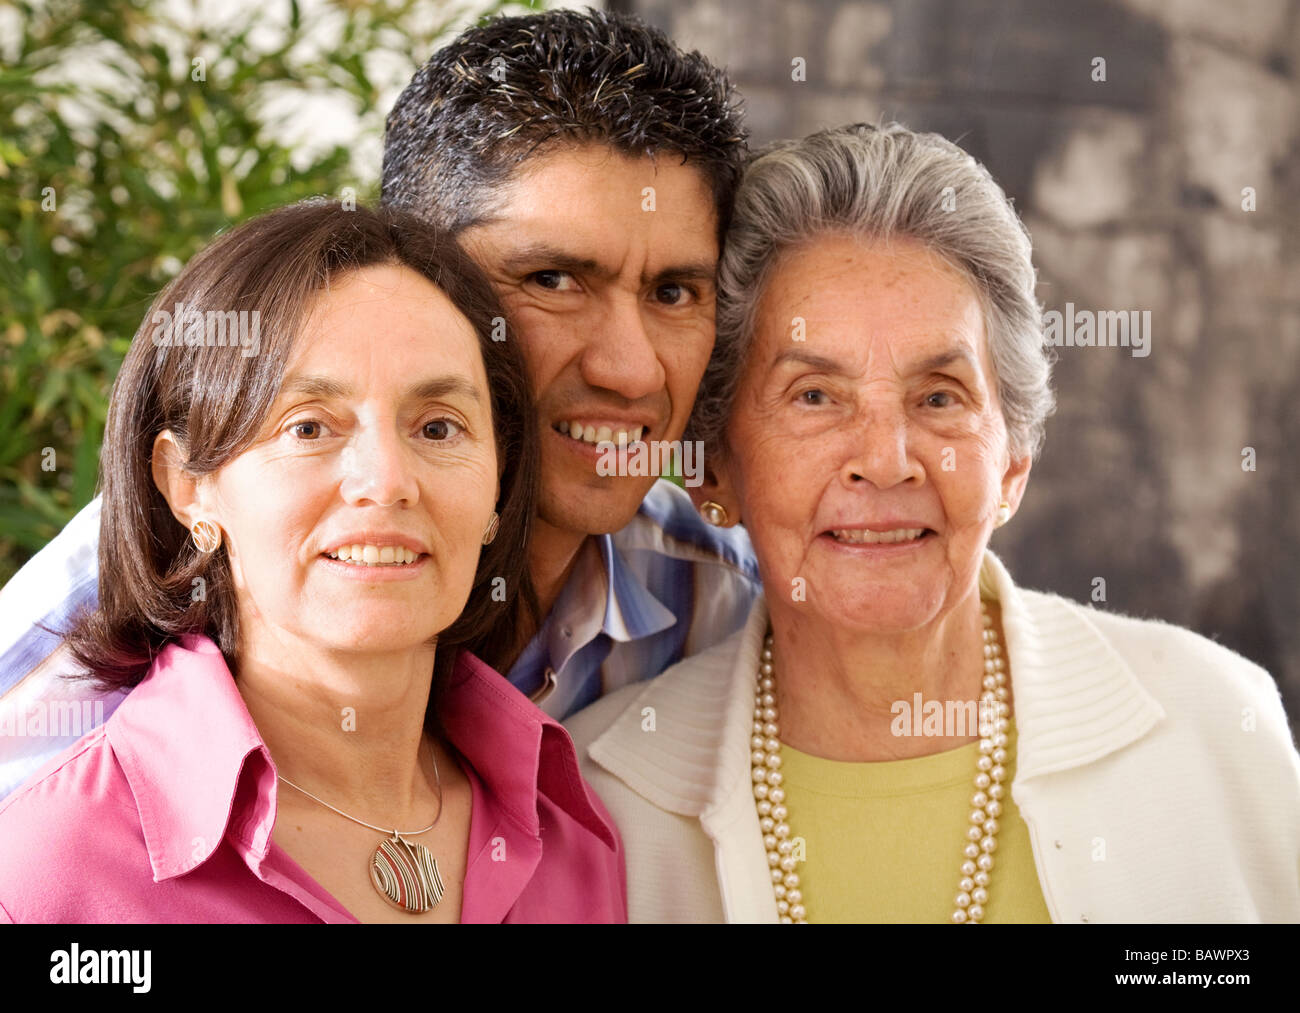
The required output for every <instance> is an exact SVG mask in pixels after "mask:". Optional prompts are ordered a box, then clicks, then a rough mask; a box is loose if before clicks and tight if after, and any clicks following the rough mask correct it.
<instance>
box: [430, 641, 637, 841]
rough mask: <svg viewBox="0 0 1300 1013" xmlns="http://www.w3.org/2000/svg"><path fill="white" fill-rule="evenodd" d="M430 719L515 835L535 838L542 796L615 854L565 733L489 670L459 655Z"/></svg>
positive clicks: (463, 653)
mask: <svg viewBox="0 0 1300 1013" xmlns="http://www.w3.org/2000/svg"><path fill="white" fill-rule="evenodd" d="M438 714H439V717H440V718H441V720H442V724H443V727H444V728H445V729H446V730H447V737H448V738H449V739H450V740H451V743H452V745H454V746H455V747H456V749H457V750H459V751H460V753H461V755H463V756H464V757H465V759H467V760H468V761H469V762H470V763H471V764H472V765H473V767H474V769H475V771H476V772H477V773H478V775H479V777H481V778H482V780H483V783H484V784H485V785H486V787H487V788H488V790H489V791H490V792H491V793H492V796H493V799H494V800H495V802H496V803H497V805H499V806H500V808H501V810H502V811H503V812H504V813H505V814H506V815H507V816H508V817H509V818H510V820H511V821H512V822H513V823H515V824H516V825H517V826H518V827H519V828H520V829H521V830H523V831H525V832H526V833H527V834H529V835H530V836H532V837H538V836H539V834H540V826H539V820H538V815H537V803H538V798H539V796H541V795H545V796H546V797H547V798H548V799H549V800H550V801H551V802H553V803H554V804H555V805H557V806H558V807H559V808H561V809H562V810H564V811H565V812H566V813H567V814H568V815H569V816H571V817H572V818H573V819H574V820H576V821H577V822H578V823H580V824H582V826H584V827H586V828H587V829H588V830H590V831H591V832H592V833H593V834H595V835H596V837H598V838H599V839H600V840H601V841H603V842H604V843H605V844H607V845H608V846H609V847H610V848H612V849H617V848H618V840H617V838H616V837H615V835H614V831H613V829H612V828H611V827H610V826H609V824H608V823H607V822H606V821H605V819H604V818H603V817H602V816H601V815H600V814H599V813H598V812H597V811H596V808H595V806H594V805H593V804H592V798H591V795H590V789H589V788H588V787H587V785H586V782H585V781H583V779H582V775H581V773H580V772H579V769H578V755H577V753H576V752H575V751H574V748H573V740H572V739H570V738H569V733H568V732H566V731H565V730H564V729H563V728H562V727H561V726H560V724H559V723H558V722H557V721H555V720H554V719H553V718H551V717H549V716H548V715H547V714H545V713H544V712H543V711H541V710H540V709H539V708H538V707H537V706H536V705H535V704H534V703H533V702H532V701H530V700H529V699H528V698H527V697H526V696H524V694H523V693H521V692H520V691H519V690H517V689H515V687H513V686H512V685H510V683H509V682H507V681H506V679H505V678H504V677H502V676H501V674H500V673H498V672H497V671H496V670H495V669H494V668H491V667H490V666H488V665H487V664H486V663H484V662H483V661H480V660H479V659H478V658H477V657H475V656H474V655H473V654H471V653H469V652H468V651H461V653H460V657H459V659H458V661H457V663H456V668H455V671H454V672H453V674H452V677H451V680H450V681H449V683H448V685H447V689H446V692H445V693H444V695H443V699H442V700H441V701H440V702H439V709H438Z"/></svg>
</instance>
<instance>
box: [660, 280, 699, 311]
mask: <svg viewBox="0 0 1300 1013" xmlns="http://www.w3.org/2000/svg"><path fill="white" fill-rule="evenodd" d="M694 294H695V293H693V292H692V291H691V290H690V289H689V288H687V287H686V286H685V285H679V284H677V282H675V281H670V282H668V283H666V284H664V285H660V286H659V287H658V288H656V289H655V298H656V299H658V300H659V301H660V302H661V303H663V304H664V305H666V306H680V305H682V304H683V303H685V302H687V300H688V299H689V298H690V297H691V296H692V295H694Z"/></svg>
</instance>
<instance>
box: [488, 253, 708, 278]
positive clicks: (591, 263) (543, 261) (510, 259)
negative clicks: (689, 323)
mask: <svg viewBox="0 0 1300 1013" xmlns="http://www.w3.org/2000/svg"><path fill="white" fill-rule="evenodd" d="M501 266H502V267H503V268H504V269H505V271H506V272H507V273H508V274H519V273H523V272H528V273H531V272H533V271H567V272H569V273H570V274H587V275H595V276H597V277H604V278H608V277H612V276H613V275H614V274H615V273H616V272H615V271H614V269H613V268H611V267H608V266H605V265H602V264H601V263H600V262H599V261H597V260H594V259H593V258H591V257H581V256H579V255H577V254H576V253H570V252H569V251H567V250H565V249H564V248H562V247H559V246H556V245H554V244H553V243H529V244H528V245H527V246H521V247H519V248H518V249H517V250H514V251H512V252H510V253H508V254H506V256H505V257H503V258H502V260H501ZM716 276H717V265H716V264H715V263H714V262H713V261H711V260H692V261H687V262H685V263H681V264H673V265H672V266H670V267H665V268H661V269H660V270H658V271H656V272H655V274H654V277H653V278H648V279H645V280H647V281H648V282H650V283H651V284H657V285H662V284H664V283H665V282H669V281H692V282H697V283H699V284H704V283H709V284H712V282H713V280H714V278H715V277H716Z"/></svg>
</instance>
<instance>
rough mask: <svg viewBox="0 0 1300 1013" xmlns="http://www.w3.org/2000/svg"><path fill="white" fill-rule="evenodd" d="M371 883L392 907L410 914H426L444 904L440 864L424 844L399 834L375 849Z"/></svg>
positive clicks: (371, 862) (371, 864) (372, 859)
mask: <svg viewBox="0 0 1300 1013" xmlns="http://www.w3.org/2000/svg"><path fill="white" fill-rule="evenodd" d="M370 882H372V883H373V884H374V885H375V889H376V890H378V891H379V892H380V893H382V894H383V895H384V897H386V898H387V899H388V902H389V903H390V904H392V905H393V906H394V907H398V908H401V909H402V910H403V911H406V912H408V913H409V914H413V915H418V914H424V912H426V911H428V910H430V909H432V908H433V907H434V906H435V905H436V904H437V903H438V901H440V900H442V890H443V887H442V877H441V876H439V875H438V860H437V859H436V858H434V857H433V854H432V853H431V852H430V851H429V849H428V848H426V847H425V846H424V845H423V844H419V843H417V842H416V841H405V840H403V839H402V838H401V837H399V836H398V835H397V834H393V836H392V838H391V839H390V840H387V841H384V842H383V843H382V844H380V845H379V847H378V848H376V849H375V854H374V857H372V858H371V859H370Z"/></svg>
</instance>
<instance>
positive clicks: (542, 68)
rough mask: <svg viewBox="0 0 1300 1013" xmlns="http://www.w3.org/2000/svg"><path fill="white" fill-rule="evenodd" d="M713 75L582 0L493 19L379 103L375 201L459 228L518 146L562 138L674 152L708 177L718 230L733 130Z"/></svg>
mask: <svg viewBox="0 0 1300 1013" xmlns="http://www.w3.org/2000/svg"><path fill="white" fill-rule="evenodd" d="M741 115H742V114H741V111H740V105H739V101H738V100H737V98H736V95H735V91H734V89H733V88H732V86H731V85H730V83H729V82H728V81H727V78H726V76H725V74H724V73H723V72H722V71H721V70H720V69H718V68H717V67H714V66H713V65H712V64H710V63H709V61H708V60H706V59H705V58H704V57H703V56H701V55H700V54H699V53H697V52H691V53H684V52H682V51H681V50H680V49H678V48H677V47H676V46H675V45H673V43H672V42H671V41H670V40H669V39H668V37H667V36H666V35H664V33H663V32H661V31H659V30H658V29H655V28H651V27H649V26H648V25H646V24H645V23H644V22H643V21H641V20H640V19H638V18H635V17H632V16H630V15H624V14H614V13H608V12H605V11H596V10H591V9H588V10H586V11H574V10H556V11H548V12H545V13H540V14H527V15H523V16H521V17H502V18H495V19H492V20H490V21H487V22H485V23H483V24H480V25H477V26H475V27H473V28H470V29H468V30H466V31H465V32H463V33H462V34H461V35H460V36H458V37H457V38H456V39H455V40H453V41H452V42H451V43H450V44H449V45H447V46H446V47H444V48H443V49H441V50H439V51H438V52H437V53H435V54H434V55H433V58H432V59H430V60H429V62H428V63H427V64H425V65H424V66H423V67H422V68H421V69H420V70H419V71H418V72H417V73H416V75H415V77H414V78H413V79H412V80H411V83H410V84H409V85H407V87H406V90H405V91H403V92H402V94H401V96H400V97H399V98H398V100H397V103H396V105H394V107H393V109H392V112H390V113H389V116H388V122H387V135H386V137H385V141H384V169H383V183H382V186H383V194H382V198H381V199H382V202H383V203H384V204H385V205H387V206H391V207H402V208H407V209H409V210H412V211H415V212H416V213H418V214H420V215H423V216H425V217H428V218H431V219H433V220H434V221H436V222H438V224H440V225H442V226H444V227H446V228H448V229H450V230H452V232H453V233H459V232H460V231H462V230H463V229H466V228H468V227H470V226H472V225H475V224H478V223H479V222H482V221H484V220H486V219H487V218H488V217H489V216H490V215H491V212H492V206H493V195H494V193H495V192H496V190H497V189H498V188H499V187H500V186H501V185H502V184H503V183H505V182H506V181H508V180H509V179H510V178H511V176H512V175H513V173H514V172H515V170H516V169H517V168H518V167H519V165H520V164H521V163H522V162H524V161H525V160H526V159H528V158H529V157H531V156H533V155H535V154H538V153H541V152H543V151H548V150H551V149H553V148H554V147H556V146H557V145H562V144H566V143H567V144H583V143H598V144H605V145H608V146H609V147H611V148H612V149H614V150H615V151H618V152H621V153H623V154H627V155H633V156H639V155H649V156H651V157H654V156H656V155H657V154H659V153H661V152H662V153H666V154H667V153H673V154H676V155H678V156H680V157H682V158H684V160H685V164H688V165H693V166H695V167H696V168H697V169H698V170H699V171H700V173H701V174H702V175H703V176H704V178H705V179H706V180H707V181H708V183H709V186H710V189H711V191H712V193H713V196H714V199H715V202H716V204H717V208H718V227H719V237H721V234H722V233H723V232H724V231H725V229H726V225H727V222H728V220H729V218H730V212H731V200H732V196H733V194H734V191H735V188H736V185H737V183H738V182H739V178H740V174H741V170H742V167H743V163H744V159H745V153H746V145H745V130H744V127H743V125H742V122H741Z"/></svg>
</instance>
